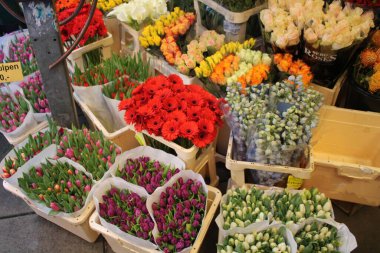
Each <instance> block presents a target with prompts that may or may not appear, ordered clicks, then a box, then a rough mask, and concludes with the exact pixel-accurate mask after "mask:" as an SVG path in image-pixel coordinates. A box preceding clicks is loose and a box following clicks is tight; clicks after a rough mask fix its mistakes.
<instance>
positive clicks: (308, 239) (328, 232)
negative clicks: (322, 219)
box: [294, 221, 340, 253]
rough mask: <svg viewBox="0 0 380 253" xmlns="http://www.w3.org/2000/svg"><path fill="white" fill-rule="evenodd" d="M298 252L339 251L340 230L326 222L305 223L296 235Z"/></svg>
mask: <svg viewBox="0 0 380 253" xmlns="http://www.w3.org/2000/svg"><path fill="white" fill-rule="evenodd" d="M294 239H295V241H296V243H297V250H298V252H300V253H302V252H304V253H307V252H317V253H319V252H329V253H330V252H331V253H333V252H338V248H339V246H340V242H339V237H338V230H337V228H336V227H333V226H331V225H328V224H324V223H319V224H318V223H317V222H316V221H314V222H313V223H311V224H307V225H305V226H304V227H303V228H302V229H301V230H300V231H298V232H297V234H296V235H295V238H294Z"/></svg>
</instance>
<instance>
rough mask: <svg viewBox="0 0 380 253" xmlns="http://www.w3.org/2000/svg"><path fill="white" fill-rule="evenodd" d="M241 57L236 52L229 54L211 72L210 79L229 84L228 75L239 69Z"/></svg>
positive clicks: (216, 82)
mask: <svg viewBox="0 0 380 253" xmlns="http://www.w3.org/2000/svg"><path fill="white" fill-rule="evenodd" d="M239 61H240V58H239V57H238V56H236V55H234V54H230V55H228V56H227V57H226V58H224V59H223V60H221V61H220V62H219V63H218V64H217V65H216V66H215V68H214V70H213V72H212V73H211V76H210V80H211V81H212V82H213V83H215V84H219V85H226V84H227V77H229V76H231V75H232V74H233V73H234V72H235V71H237V70H238V69H239Z"/></svg>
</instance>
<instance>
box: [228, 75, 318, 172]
mask: <svg viewBox="0 0 380 253" xmlns="http://www.w3.org/2000/svg"><path fill="white" fill-rule="evenodd" d="M288 80H290V81H292V82H293V83H295V85H294V84H289V83H287V82H278V83H276V84H273V85H271V84H261V85H259V86H253V87H250V88H247V89H246V91H245V93H243V94H242V93H241V90H240V85H239V84H232V85H229V86H227V96H226V101H227V102H228V105H229V106H230V110H229V113H230V114H231V115H233V116H234V117H233V118H234V127H236V128H238V129H239V130H240V131H239V132H236V131H233V135H234V139H239V141H240V143H242V142H244V144H245V146H246V148H247V150H246V152H247V159H248V160H249V161H254V162H260V163H264V164H277V165H292V163H293V162H296V160H297V158H299V157H296V156H294V154H295V152H296V151H297V149H300V150H304V148H305V146H307V144H308V143H309V141H310V138H311V129H312V128H313V127H315V126H316V124H317V121H318V117H317V114H316V113H317V111H318V110H319V108H320V107H321V106H322V101H323V97H322V95H321V94H320V93H318V92H316V91H314V90H309V89H303V88H302V82H301V78H299V77H297V78H295V77H292V76H291V77H289V79H288ZM297 86H298V88H297ZM293 160H295V161H293Z"/></svg>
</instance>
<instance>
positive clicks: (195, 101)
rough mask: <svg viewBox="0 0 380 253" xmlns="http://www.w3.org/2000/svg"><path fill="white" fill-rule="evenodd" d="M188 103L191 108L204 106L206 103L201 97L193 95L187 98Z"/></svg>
mask: <svg viewBox="0 0 380 253" xmlns="http://www.w3.org/2000/svg"><path fill="white" fill-rule="evenodd" d="M186 101H187V103H188V104H189V106H202V105H203V103H204V101H203V99H202V97H201V96H197V94H191V95H188V96H187V97H186Z"/></svg>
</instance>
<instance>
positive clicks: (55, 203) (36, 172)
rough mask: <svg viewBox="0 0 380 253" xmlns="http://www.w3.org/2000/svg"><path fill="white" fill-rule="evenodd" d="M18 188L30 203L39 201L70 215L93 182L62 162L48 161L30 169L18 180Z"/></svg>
mask: <svg viewBox="0 0 380 253" xmlns="http://www.w3.org/2000/svg"><path fill="white" fill-rule="evenodd" d="M18 183H19V185H20V187H21V188H22V189H23V190H24V191H25V192H26V194H27V195H28V197H29V198H31V199H32V200H39V201H41V202H43V203H44V204H45V205H46V206H47V207H50V208H51V209H52V210H53V211H56V212H65V213H72V212H76V211H78V210H80V209H81V208H82V207H83V206H84V204H85V202H86V198H87V195H88V193H89V192H90V191H91V188H92V185H93V181H92V179H91V178H89V177H88V176H87V175H86V174H84V173H83V172H81V171H79V170H77V169H75V168H74V167H73V166H72V165H70V164H69V163H67V162H65V163H63V162H59V161H58V162H57V163H56V164H52V163H51V162H50V161H46V163H42V164H41V166H38V167H33V168H31V170H30V171H29V172H28V173H24V174H23V177H21V178H19V179H18Z"/></svg>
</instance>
